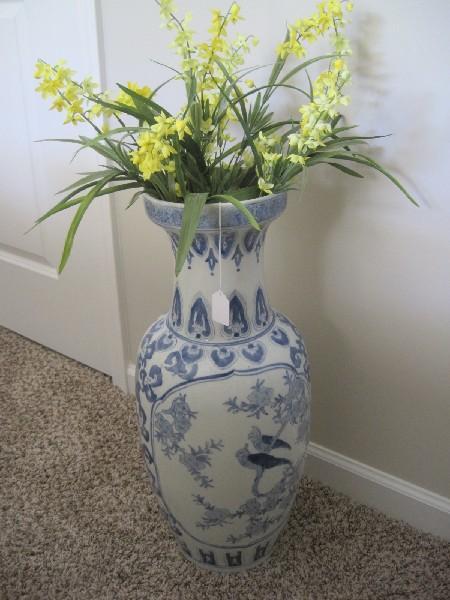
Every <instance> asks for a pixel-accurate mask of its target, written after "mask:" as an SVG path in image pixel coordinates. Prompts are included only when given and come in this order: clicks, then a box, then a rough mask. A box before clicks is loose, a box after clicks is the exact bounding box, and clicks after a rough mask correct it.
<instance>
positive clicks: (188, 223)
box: [175, 192, 208, 277]
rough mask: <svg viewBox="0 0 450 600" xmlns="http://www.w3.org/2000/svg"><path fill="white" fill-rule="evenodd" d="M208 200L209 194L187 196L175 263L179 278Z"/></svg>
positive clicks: (176, 273)
mask: <svg viewBox="0 0 450 600" xmlns="http://www.w3.org/2000/svg"><path fill="white" fill-rule="evenodd" d="M207 198H208V193H207V192H206V193H201V194H186V196H185V197H184V210H183V220H182V222H181V232H180V241H179V244H178V250H177V256H176V263H175V275H176V276H177V277H178V275H179V274H180V272H181V269H182V268H183V265H184V263H185V261H186V257H187V255H188V252H189V248H190V247H191V244H192V240H193V239H194V236H195V231H196V229H197V225H198V222H199V220H200V215H201V213H202V210H203V207H204V206H205V202H206V200H207Z"/></svg>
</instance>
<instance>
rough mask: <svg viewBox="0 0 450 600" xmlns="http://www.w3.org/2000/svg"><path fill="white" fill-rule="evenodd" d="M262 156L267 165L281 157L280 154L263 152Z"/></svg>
mask: <svg viewBox="0 0 450 600" xmlns="http://www.w3.org/2000/svg"><path fill="white" fill-rule="evenodd" d="M262 155H263V158H264V160H265V161H266V162H267V163H275V162H277V161H278V160H279V159H280V158H281V157H282V154H278V153H277V152H263V153H262Z"/></svg>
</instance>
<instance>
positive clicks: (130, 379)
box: [127, 363, 136, 394]
mask: <svg viewBox="0 0 450 600" xmlns="http://www.w3.org/2000/svg"><path fill="white" fill-rule="evenodd" d="M135 370H136V365H135V364H134V363H129V365H128V368H127V383H128V393H129V394H134V387H135V386H134V372H135Z"/></svg>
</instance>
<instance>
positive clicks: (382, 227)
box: [102, 0, 450, 497]
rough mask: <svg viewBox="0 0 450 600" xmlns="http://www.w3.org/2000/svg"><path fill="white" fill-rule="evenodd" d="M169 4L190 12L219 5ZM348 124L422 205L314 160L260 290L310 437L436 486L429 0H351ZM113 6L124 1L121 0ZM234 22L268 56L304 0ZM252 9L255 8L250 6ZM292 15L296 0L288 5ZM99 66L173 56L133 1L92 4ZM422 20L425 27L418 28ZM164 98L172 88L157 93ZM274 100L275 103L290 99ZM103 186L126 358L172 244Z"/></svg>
mask: <svg viewBox="0 0 450 600" xmlns="http://www.w3.org/2000/svg"><path fill="white" fill-rule="evenodd" d="M178 4H179V5H182V6H183V7H186V6H188V5H189V7H190V8H191V9H192V11H193V12H194V17H195V19H196V21H197V22H200V26H199V29H201V26H202V24H203V26H204V24H205V23H206V21H207V19H208V18H209V15H208V12H207V11H206V10H205V9H206V8H210V7H215V6H219V7H224V6H226V3H225V2H224V1H223V0H221V1H219V2H202V3H200V2H193V1H192V2H188V1H187V0H183V1H180V2H178ZM355 4H356V7H355V13H354V15H353V23H352V25H351V26H350V27H349V34H350V37H351V40H352V45H353V48H354V56H353V57H352V59H351V65H352V71H353V73H354V79H353V85H352V87H351V89H350V95H351V97H352V104H351V106H350V109H349V111H348V114H349V115H350V116H351V122H352V123H357V124H359V125H360V127H361V131H364V132H367V133H369V134H372V135H373V134H375V133H389V132H394V133H395V135H394V136H393V137H391V138H387V139H386V140H377V143H375V144H374V148H373V150H372V151H371V152H372V154H371V155H372V156H373V157H374V158H376V159H378V160H380V161H382V162H383V163H384V164H385V165H386V166H388V167H389V168H390V169H391V170H392V172H393V173H395V174H396V175H398V176H400V177H403V180H404V181H405V182H406V183H407V185H408V186H409V189H410V190H411V191H412V192H413V193H414V194H415V195H416V196H417V198H418V200H419V201H420V203H421V205H422V207H421V208H420V209H416V208H414V207H413V206H411V205H409V203H408V202H407V201H406V199H405V198H404V197H402V195H401V193H400V192H398V190H397V189H396V188H395V187H393V186H392V185H391V184H390V183H389V182H388V181H387V180H385V179H384V178H383V177H382V176H381V175H380V176H377V175H375V174H374V173H372V172H367V171H366V172H365V174H366V178H365V179H364V180H356V179H353V178H350V177H346V176H345V175H342V174H340V173H338V172H337V171H336V172H334V170H332V169H331V168H326V167H325V168H323V169H322V168H321V167H316V168H314V169H313V170H311V174H310V175H309V178H308V185H307V191H306V193H305V195H304V197H303V198H302V199H301V200H299V194H298V193H291V195H290V201H289V207H288V210H287V212H286V213H285V214H284V215H283V217H282V218H281V219H280V220H279V221H278V222H277V223H275V224H274V225H273V226H272V228H271V231H270V234H269V236H268V243H267V248H266V274H267V283H268V290H269V293H270V298H271V302H272V303H273V305H274V306H276V307H277V308H278V309H280V310H281V311H283V312H285V313H286V314H287V315H288V316H289V317H290V318H291V319H292V320H293V321H295V322H296V323H297V325H298V326H299V327H300V329H301V330H302V332H303V334H304V336H305V339H306V342H307V345H308V348H309V352H310V358H311V363H312V378H313V379H312V383H313V402H314V405H313V431H312V439H313V441H315V442H316V443H319V444H322V445H323V446H326V447H328V448H330V449H332V450H335V451H337V452H340V453H342V454H345V455H347V456H349V457H351V458H354V459H356V460H358V461H361V462H363V463H367V464H369V465H371V466H373V467H376V468H378V469H381V470H383V471H386V472H388V473H390V474H392V475H396V476H398V477H401V478H403V479H405V480H407V481H410V482H412V483H415V484H417V485H420V486H423V487H425V488H427V489H429V490H431V491H434V492H437V493H439V494H443V495H445V496H449V497H450V442H449V438H450V434H449V432H450V210H449V206H450V202H449V201H450V199H449V193H448V188H449V179H448V169H449V167H450V162H449V158H450V156H449V140H450V131H449V119H448V98H449V97H450V94H449V92H450V90H449V84H448V78H447V80H445V79H444V77H445V73H447V72H448V69H447V58H448V55H449V43H448V36H447V27H448V23H449V18H450V8H449V7H450V5H449V4H448V2H446V1H445V0H442V1H438V0H435V1H434V2H431V3H426V2H423V1H419V0H409V1H406V0H396V1H395V2H387V0H383V1H380V2H377V3H375V2H370V1H369V0H364V1H360V2H356V3H355ZM125 5H126V10H124V6H125ZM241 6H242V9H243V13H244V14H246V15H247V21H246V22H244V23H243V24H242V25H241V29H242V30H243V31H248V32H255V33H257V35H259V37H260V38H261V39H262V42H263V43H261V45H260V46H259V47H258V49H257V51H256V53H255V57H254V58H253V61H254V62H252V64H254V63H256V64H265V63H268V62H270V61H271V60H272V59H273V54H272V49H273V47H274V46H275V45H276V43H277V41H278V40H279V38H280V37H282V35H283V26H284V23H285V22H286V21H289V20H290V19H292V18H295V17H297V16H302V15H301V14H298V12H297V11H298V10H300V11H301V12H303V11H304V10H303V7H304V6H306V7H310V6H312V3H311V2H305V3H302V5H301V6H299V3H298V2H296V1H295V2H294V1H293V0H280V2H277V3H276V7H277V15H276V19H275V18H274V14H273V7H274V3H273V2H272V1H270V0H263V1H261V0H259V1H258V3H256V1H253V0H245V1H242V2H241ZM256 6H257V7H258V10H256ZM304 12H306V10H305V11H304ZM102 22H103V30H104V38H105V61H106V78H107V83H108V85H109V86H110V87H112V85H113V84H114V82H116V81H126V80H133V81H134V80H136V81H138V82H140V83H142V84H143V83H147V84H149V85H150V86H152V85H153V86H155V85H156V84H157V83H158V81H160V80H161V78H162V77H165V78H166V77H167V75H165V73H164V71H163V70H162V69H161V68H160V67H158V66H156V65H154V64H152V63H151V62H150V61H149V60H148V59H149V58H150V57H153V58H157V59H159V60H162V61H165V62H168V63H169V64H174V62H175V58H174V57H173V55H172V54H171V53H170V51H169V50H168V49H167V43H168V40H169V37H168V35H167V34H166V33H165V32H164V31H161V30H160V29H159V22H158V15H157V10H156V7H155V6H154V5H153V4H152V3H151V2H150V1H149V0H129V1H128V2H127V3H124V2H122V1H120V0H103V2H102ZM431 23H432V29H431V25H430V24H431ZM161 99H163V100H165V101H167V102H168V103H169V105H170V106H171V107H172V108H176V107H177V106H178V104H179V102H180V96H179V95H178V94H177V92H171V93H170V92H166V93H165V94H161ZM296 103H297V98H296V97H292V96H291V95H289V96H284V98H281V100H280V101H279V103H278V104H277V112H278V113H280V112H281V113H282V114H285V113H286V110H287V109H288V108H289V109H290V110H292V109H293V108H294V107H295V106H296ZM127 198H128V197H126V196H125V195H124V196H121V197H117V198H116V201H117V207H118V208H117V211H116V212H117V221H118V229H119V235H120V243H121V253H120V258H121V268H122V277H123V288H124V295H125V302H126V315H127V321H128V344H129V360H130V362H134V356H135V352H136V349H137V346H138V343H139V339H140V337H141V335H142V333H143V332H144V330H145V328H146V327H147V325H148V324H149V323H150V322H151V321H153V320H154V319H155V318H156V317H157V316H158V315H159V314H161V313H163V312H165V311H166V310H167V308H168V305H169V299H170V293H171V289H172V267H173V263H172V256H171V251H170V248H169V243H168V241H167V240H166V238H165V234H164V233H163V232H162V231H160V230H158V229H157V228H156V227H155V226H153V225H152V224H151V223H150V222H149V221H147V219H146V217H145V215H144V210H143V207H142V205H141V204H138V205H136V206H134V207H133V208H131V209H130V210H129V211H127V212H125V211H123V210H122V208H123V207H124V206H125V205H126V202H127Z"/></svg>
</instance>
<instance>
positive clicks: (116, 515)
mask: <svg viewBox="0 0 450 600" xmlns="http://www.w3.org/2000/svg"><path fill="white" fill-rule="evenodd" d="M0 398H1V401H0V486H1V488H0V598H1V600H16V599H18V598H23V599H25V598H26V599H38V598H39V599H45V600H47V599H48V600H52V599H54V598H58V599H64V600H66V599H74V600H84V599H95V600H110V599H111V600H120V599H126V600H134V599H137V598H142V599H144V598H145V599H147V600H157V599H164V600H175V599H182V600H190V599H195V600H202V599H208V600H216V599H224V600H225V599H226V600H234V599H236V600H241V599H255V600H266V599H267V600H269V599H274V600H275V599H303V598H304V599H315V600H326V599H329V598H330V599H331V598H333V599H334V598H339V599H345V600H351V599H355V600H364V599H366V598H367V599H389V600H393V599H404V598H411V599H414V600H416V599H426V600H431V599H442V600H448V599H449V598H450V544H448V543H444V542H442V541H440V540H438V539H437V538H434V537H432V536H430V535H425V534H422V533H419V532H418V531H416V530H414V529H412V528H411V527H408V526H406V525H404V524H402V523H400V522H396V521H393V520H390V519H388V518H386V517H384V516H382V515H380V514H379V513H377V512H375V511H373V510H370V509H369V508H367V507H365V506H361V505H358V504H354V503H352V502H351V501H350V500H349V499H348V498H346V497H344V496H341V495H339V494H337V493H335V492H333V491H332V490H331V489H329V488H327V487H324V486H322V485H320V484H318V483H316V482H313V481H310V480H307V479H305V480H304V482H303V486H302V487H301V489H300V491H299V495H298V498H297V503H296V505H295V509H294V511H293V514H292V517H291V519H290V521H289V524H288V527H287V529H286V531H285V533H284V534H283V536H282V538H281V541H280V542H279V543H278V546H277V548H276V550H275V553H274V555H273V560H272V562H270V563H268V564H267V565H266V566H261V567H258V568H257V569H255V570H253V571H249V572H247V573H243V574H237V575H226V576H222V575H218V574H215V573H214V574H213V573H210V572H205V571H200V570H198V569H197V568H196V567H195V566H194V565H193V564H191V563H190V562H187V561H185V560H184V559H183V558H181V557H180V555H179V554H178V552H177V548H176V546H175V543H174V542H173V541H172V538H171V537H170V535H169V532H168V530H167V527H166V525H165V522H164V521H163V519H162V518H161V517H160V515H159V513H158V509H157V506H156V501H155V499H154V498H153V497H152V495H151V493H150V491H149V488H148V486H147V482H146V475H145V471H144V465H143V462H142V460H141V456H140V452H139V449H138V444H137V428H136V425H135V420H134V419H135V417H134V406H133V401H132V398H130V397H127V396H125V395H124V394H122V393H121V392H119V391H118V390H117V389H116V388H114V387H113V386H112V385H111V383H110V381H109V379H108V378H107V377H106V376H104V375H102V374H100V373H98V372H96V371H93V370H92V369H90V368H88V367H85V366H83V365H80V364H78V363H76V362H74V361H72V360H69V359H67V358H64V357H62V356H60V355H58V354H56V353H54V352H52V351H50V350H47V349H45V348H43V347H41V346H39V345H37V344H35V343H33V342H30V341H29V340H26V339H24V338H22V337H20V336H18V335H16V334H14V333H12V332H10V331H7V330H5V329H2V328H0Z"/></svg>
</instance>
